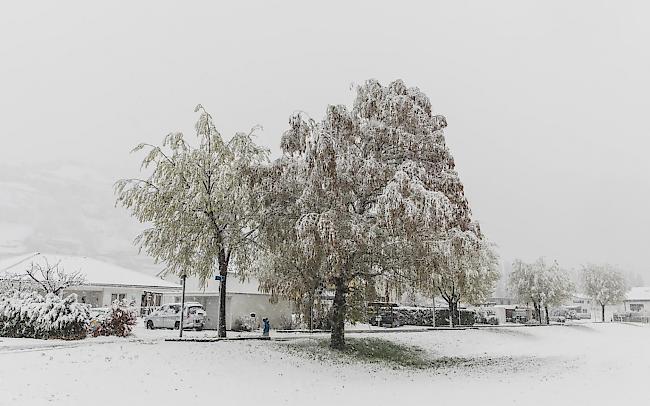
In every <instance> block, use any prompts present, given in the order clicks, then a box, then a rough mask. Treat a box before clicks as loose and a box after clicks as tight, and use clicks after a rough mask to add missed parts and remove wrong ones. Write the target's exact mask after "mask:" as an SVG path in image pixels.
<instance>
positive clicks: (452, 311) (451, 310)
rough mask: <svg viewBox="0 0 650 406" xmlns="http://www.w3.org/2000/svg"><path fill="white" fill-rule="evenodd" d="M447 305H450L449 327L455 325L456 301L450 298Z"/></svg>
mask: <svg viewBox="0 0 650 406" xmlns="http://www.w3.org/2000/svg"><path fill="white" fill-rule="evenodd" d="M447 306H448V307H449V327H454V301H453V300H451V299H449V301H447Z"/></svg>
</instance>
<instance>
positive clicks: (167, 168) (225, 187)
mask: <svg viewBox="0 0 650 406" xmlns="http://www.w3.org/2000/svg"><path fill="white" fill-rule="evenodd" d="M195 111H196V112H199V113H200V115H199V119H198V121H197V123H196V126H195V129H196V134H197V137H198V145H193V144H192V143H190V142H187V141H186V140H185V137H184V136H183V134H182V133H178V132H175V133H170V134H169V135H167V136H166V137H165V138H164V140H163V142H162V145H161V146H155V145H150V144H140V145H138V146H137V147H136V148H135V149H134V151H139V150H142V149H147V150H148V154H147V155H146V157H145V158H144V160H143V161H142V168H143V169H144V170H145V171H147V172H148V176H146V177H144V178H133V179H122V180H119V181H118V182H117V183H116V185H115V192H116V195H117V197H118V199H117V203H118V204H120V205H122V206H124V207H125V208H127V209H128V210H130V211H131V213H132V215H133V216H135V218H137V219H138V220H139V221H140V222H142V223H145V224H148V225H150V227H149V228H147V229H146V230H144V231H143V232H142V233H141V234H140V235H139V236H138V237H137V238H136V243H137V244H138V245H139V246H140V248H141V249H144V250H145V251H146V252H147V253H148V254H149V255H151V256H152V257H153V258H154V259H155V260H156V261H161V262H163V263H164V264H165V270H166V271H167V272H171V273H176V274H179V275H183V274H185V275H196V276H198V277H199V279H200V280H201V281H203V282H204V281H205V280H206V278H209V277H211V276H212V275H213V273H214V270H215V267H218V270H219V275H220V276H221V285H220V286H221V289H220V297H219V303H220V306H219V330H218V334H219V336H220V337H225V336H226V321H225V320H226V317H225V315H226V289H227V276H228V269H229V265H230V264H231V261H232V260H233V259H234V261H235V262H236V265H237V268H238V270H239V271H244V270H246V269H247V267H248V266H249V264H250V262H251V260H252V255H251V253H252V252H253V251H254V249H255V239H256V238H257V233H258V229H259V225H260V222H261V220H262V219H261V213H262V200H261V194H260V188H259V183H258V182H257V180H256V179H257V174H258V167H259V166H261V165H264V164H266V163H267V162H268V151H267V150H266V149H264V148H261V147H259V146H258V145H256V144H255V143H254V142H253V138H252V137H253V132H254V130H255V129H253V130H251V132H249V133H237V134H235V135H234V136H233V137H232V138H231V139H230V140H229V141H224V139H223V138H222V137H221V134H219V132H218V131H217V129H216V127H215V125H214V123H213V120H212V117H211V116H210V114H208V113H207V112H206V111H205V109H204V108H203V107H202V106H201V105H198V106H197V108H196V109H195Z"/></svg>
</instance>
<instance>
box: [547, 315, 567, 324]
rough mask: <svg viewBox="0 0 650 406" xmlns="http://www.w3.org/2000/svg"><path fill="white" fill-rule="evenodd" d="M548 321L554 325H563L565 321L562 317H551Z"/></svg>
mask: <svg viewBox="0 0 650 406" xmlns="http://www.w3.org/2000/svg"><path fill="white" fill-rule="evenodd" d="M549 321H552V322H555V323H564V322H565V321H566V317H564V316H551V317H549Z"/></svg>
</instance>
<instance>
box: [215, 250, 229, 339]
mask: <svg viewBox="0 0 650 406" xmlns="http://www.w3.org/2000/svg"><path fill="white" fill-rule="evenodd" d="M219 276H221V284H220V288H219V326H218V330H217V331H218V332H217V336H218V337H226V281H227V279H228V278H227V276H228V257H227V256H226V251H225V250H223V249H222V250H220V251H219Z"/></svg>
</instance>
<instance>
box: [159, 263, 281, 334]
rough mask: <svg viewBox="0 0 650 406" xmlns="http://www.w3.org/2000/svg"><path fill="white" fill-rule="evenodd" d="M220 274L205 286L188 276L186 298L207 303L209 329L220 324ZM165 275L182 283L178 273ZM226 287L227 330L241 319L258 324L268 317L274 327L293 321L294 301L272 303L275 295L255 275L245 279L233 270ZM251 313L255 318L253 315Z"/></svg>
mask: <svg viewBox="0 0 650 406" xmlns="http://www.w3.org/2000/svg"><path fill="white" fill-rule="evenodd" d="M216 275H217V273H216V272H215V275H213V276H212V277H211V278H209V279H207V280H206V281H205V285H201V284H200V283H199V279H198V278H197V277H195V276H191V277H188V278H187V280H186V282H185V300H186V301H193V302H199V303H201V304H202V305H203V308H204V309H205V312H206V323H205V328H206V329H216V328H217V327H218V323H219V285H220V281H217V280H215V276H216ZM163 277H164V278H165V279H166V280H167V281H170V282H173V283H174V284H180V283H181V280H180V277H179V276H178V275H166V276H163ZM226 290H227V293H226V329H230V328H231V327H232V325H233V323H234V322H235V321H236V320H237V319H240V320H241V321H242V322H244V323H254V324H257V323H259V322H260V321H261V320H262V318H264V317H267V318H268V319H269V321H270V323H271V326H272V327H273V328H281V327H282V324H284V322H285V321H286V320H291V317H292V310H293V306H292V304H291V303H290V302H289V301H287V300H282V299H280V300H279V301H278V302H277V303H271V301H270V299H271V296H270V295H268V294H266V293H261V292H260V291H259V282H258V281H257V280H256V279H255V278H252V277H251V278H248V279H246V280H245V281H242V280H240V278H239V276H238V275H237V274H236V273H230V272H229V273H228V281H227V288H226ZM180 300H181V297H180V293H177V296H176V297H175V301H178V302H180ZM251 315H254V316H255V317H253V318H252V317H251Z"/></svg>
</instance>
